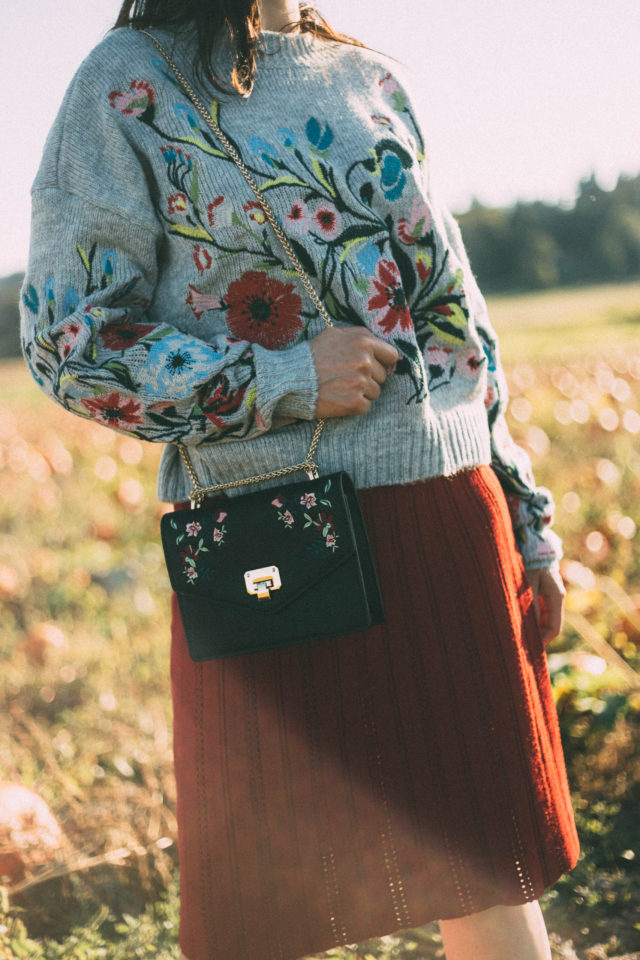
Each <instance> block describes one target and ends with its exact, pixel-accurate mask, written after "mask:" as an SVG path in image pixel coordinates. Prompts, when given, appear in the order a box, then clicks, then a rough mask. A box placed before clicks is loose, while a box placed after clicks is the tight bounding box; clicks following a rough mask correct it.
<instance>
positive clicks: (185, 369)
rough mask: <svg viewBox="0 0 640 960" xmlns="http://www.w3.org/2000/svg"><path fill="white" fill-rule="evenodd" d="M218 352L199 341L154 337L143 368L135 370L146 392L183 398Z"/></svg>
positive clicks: (213, 361) (217, 355)
mask: <svg viewBox="0 0 640 960" xmlns="http://www.w3.org/2000/svg"><path fill="white" fill-rule="evenodd" d="M219 359H220V354H219V353H216V351H215V350H214V349H213V347H209V346H208V345H207V344H204V343H201V342H200V341H198V340H195V339H194V340H188V339H186V338H185V337H180V336H168V337H164V338H163V339H162V340H157V341H156V342H155V343H154V344H153V346H152V347H151V350H150V351H149V356H148V359H147V362H146V363H145V365H144V367H143V368H141V369H140V370H139V372H138V375H139V376H140V378H141V379H143V380H144V383H145V387H146V389H147V391H148V392H149V393H154V394H157V395H158V396H166V397H175V398H179V397H186V396H188V394H189V393H191V391H192V390H193V388H194V386H195V385H196V384H197V383H198V381H202V380H203V379H205V378H206V372H207V369H208V368H210V366H211V364H213V363H215V361H216V360H219Z"/></svg>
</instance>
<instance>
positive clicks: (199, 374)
mask: <svg viewBox="0 0 640 960" xmlns="http://www.w3.org/2000/svg"><path fill="white" fill-rule="evenodd" d="M154 34H155V36H157V37H158V39H160V40H161V41H162V42H163V43H164V44H165V45H166V46H167V47H168V48H170V50H171V52H172V55H173V56H174V58H175V59H176V61H177V62H178V64H179V66H180V67H181V69H182V70H183V71H184V72H185V73H186V74H187V75H188V76H189V77H190V78H191V79H192V80H194V78H193V69H192V52H193V49H194V38H193V35H192V33H191V32H190V31H189V30H186V31H182V32H181V33H180V34H169V33H167V32H163V31H159V30H156V31H154ZM217 56H218V58H219V61H220V63H219V65H221V66H222V68H223V69H224V65H225V64H224V61H225V60H226V59H227V57H228V54H227V52H226V51H225V48H224V45H223V44H220V45H219V47H218V54H217ZM194 85H195V86H196V87H197V88H198V89H199V90H200V92H201V95H202V96H203V98H205V100H206V103H207V104H208V105H210V106H211V109H212V111H214V114H215V115H216V116H217V118H218V121H219V123H220V126H221V127H222V129H223V130H224V131H225V133H226V134H227V135H228V136H229V137H230V138H231V140H232V141H233V142H234V143H235V145H236V146H237V148H238V150H239V152H240V154H241V155H242V157H243V159H244V161H245V163H246V165H247V166H248V167H249V169H250V170H251V172H252V173H253V175H254V177H255V178H256V180H257V181H258V183H259V184H260V188H261V190H262V192H263V193H264V195H265V196H266V197H267V198H268V200H269V202H270V204H271V206H272V207H273V209H274V211H275V213H276V215H277V217H278V219H279V221H280V223H281V224H282V226H283V228H284V230H285V232H286V233H287V235H288V236H289V238H290V240H291V242H292V244H293V246H294V249H295V250H296V252H297V254H298V256H299V258H300V260H301V261H302V263H303V265H304V267H305V269H306V271H307V272H308V274H309V276H310V278H311V280H312V282H313V284H314V286H315V288H316V290H317V292H318V293H319V295H320V297H321V298H322V300H323V301H324V303H325V304H326V306H327V309H328V310H329V313H330V314H331V315H332V318H333V319H334V320H335V322H336V323H337V324H345V325H361V324H364V325H366V326H367V327H368V328H369V329H370V330H371V331H372V332H373V333H375V334H376V335H377V336H379V337H382V338H384V339H385V340H388V341H389V342H391V343H393V344H394V345H395V346H396V347H397V349H398V350H399V353H400V357H401V359H400V361H399V362H398V364H397V366H396V369H395V371H394V373H393V374H392V375H391V376H390V377H389V378H388V379H387V381H386V383H385V384H384V386H383V389H382V395H381V396H380V398H379V399H378V400H377V401H375V402H374V404H373V406H372V409H371V411H370V412H369V413H368V414H367V415H364V416H357V417H356V416H353V417H343V418H337V419H335V420H331V421H329V422H328V423H327V426H326V428H325V433H324V435H323V438H322V441H321V445H320V448H319V451H318V455H317V459H318V462H319V464H320V467H321V469H322V471H323V472H331V471H334V470H340V469H344V470H347V471H348V472H349V473H350V474H351V475H352V477H353V478H354V481H355V483H356V486H357V487H360V488H362V487H372V486H378V485H384V484H395V483H407V482H411V481H416V480H420V479H422V478H426V477H431V476H436V475H443V474H444V475H451V474H454V473H456V472H457V471H460V470H462V469H465V468H468V467H473V466H475V465H479V464H487V463H492V464H493V467H494V469H495V470H496V472H497V474H498V476H499V477H500V480H501V483H502V485H503V488H504V490H505V493H506V494H507V498H508V500H509V504H510V507H511V514H512V517H513V521H514V530H515V533H516V540H517V543H518V546H519V549H520V550H521V552H522V554H523V557H524V560H525V564H526V565H527V566H528V567H543V566H547V565H549V564H550V563H551V562H552V561H553V560H554V559H555V558H556V557H558V556H559V555H560V542H559V540H558V538H557V537H556V535H555V534H554V533H553V532H552V530H551V527H550V521H551V518H552V512H553V501H552V498H551V495H550V493H549V491H547V490H545V489H543V488H540V487H536V486H535V483H534V480H533V477H532V475H531V467H530V463H529V460H528V458H527V456H526V454H525V452H524V451H523V450H522V449H521V448H519V447H517V446H516V445H515V444H514V443H513V441H512V439H511V437H510V436H509V433H508V430H507V427H506V424H505V419H504V411H505V407H506V404H507V391H506V384H505V379H504V375H503V372H502V369H501V366H500V359H499V351H498V345H497V342H496V336H495V333H494V331H493V329H492V327H491V324H490V322H489V318H488V316H487V310H486V305H485V302H484V300H483V298H482V295H481V294H480V291H479V290H478V287H477V284H476V282H475V279H474V277H473V274H472V272H471V269H470V267H469V263H468V260H467V256H466V254H465V251H464V247H463V244H462V240H461V237H460V233H459V230H458V228H457V225H456V223H455V221H454V220H453V218H452V217H451V216H450V214H449V213H448V212H447V211H446V210H445V209H444V208H443V207H442V206H441V205H440V204H439V203H438V202H437V200H436V199H435V197H434V195H433V192H432V190H431V187H430V183H429V171H428V161H427V159H426V158H425V147H424V143H423V138H422V135H421V131H420V129H419V125H418V123H417V121H416V116H415V113H414V110H413V107H412V103H411V97H410V94H409V92H408V89H407V81H406V79H405V78H404V76H403V74H402V71H401V69H400V68H399V67H398V66H397V65H396V64H395V63H394V62H392V61H388V60H386V59H385V58H384V57H382V56H381V55H378V54H375V53H372V52H370V51H367V50H363V49H359V48H354V47H349V46H346V45H343V44H338V43H329V42H326V41H323V40H319V39H317V38H314V37H311V36H310V35H303V36H291V35H283V34H271V33H267V32H265V33H263V34H262V36H261V40H260V43H259V61H258V70H257V78H256V84H255V88H254V90H253V92H252V94H251V95H250V96H249V97H246V98H242V97H239V96H235V95H234V96H231V95H229V96H219V97H218V98H217V99H216V100H213V101H212V94H211V92H210V91H209V92H207V91H206V90H203V89H202V86H201V85H200V86H199V85H198V84H197V82H195V80H194ZM21 317H22V340H23V350H24V354H25V357H26V360H27V362H28V364H29V367H30V369H31V371H32V374H33V376H34V377H35V379H36V381H37V382H38V384H39V385H40V386H41V387H42V388H43V389H44V390H45V391H47V393H49V394H50V395H51V396H52V397H54V398H55V399H56V400H57V401H59V402H60V403H61V404H63V406H64V407H66V409H68V410H71V411H73V412H74V413H77V414H79V415H80V416H83V417H91V418H93V419H95V420H97V421H99V422H100V423H103V424H105V425H106V426H108V427H112V428H114V429H116V430H120V431H123V432H127V433H130V434H133V435H135V436H137V437H141V438H143V439H145V440H151V441H157V442H164V443H167V446H166V447H165V449H164V451H163V456H162V461H161V467H160V475H159V482H158V495H159V497H160V498H161V499H163V500H167V501H177V500H184V499H186V498H187V496H188V493H189V490H190V488H191V484H190V482H189V478H188V476H187V474H186V471H185V470H184V467H183V465H182V463H181V460H180V457H179V454H178V451H177V448H176V446H175V443H174V441H176V440H182V441H183V442H184V443H185V444H187V445H188V447H189V450H190V453H191V456H192V459H193V462H194V465H195V468H196V471H197V473H198V476H199V479H200V481H201V483H202V484H203V485H206V486H208V485H210V484H213V483H218V482H225V481H227V480H232V479H237V478H239V477H243V476H249V475H254V474H258V473H263V472H267V471H269V470H272V469H274V468H275V467H277V466H284V465H287V464H290V463H298V462H300V461H301V460H302V459H303V458H304V455H305V453H306V451H307V448H308V445H309V441H310V437H311V433H312V429H313V422H312V421H313V417H314V410H315V406H316V402H317V376H316V371H315V367H314V362H313V356H312V352H311V349H310V344H309V341H310V339H311V338H312V337H314V336H315V335H316V334H318V333H319V332H320V331H321V330H322V329H323V321H322V320H321V318H320V317H319V316H318V315H317V311H316V310H315V308H314V306H313V303H312V302H311V300H310V298H309V296H308V294H307V293H306V291H305V290H304V287H303V286H302V285H301V283H300V281H299V279H298V278H297V277H296V275H295V273H294V272H293V271H292V269H291V266H290V263H289V261H288V260H287V257H286V255H285V253H284V251H283V250H282V248H281V247H280V245H279V243H278V241H277V239H276V237H275V234H274V233H273V231H272V229H271V227H270V226H269V224H267V223H265V218H264V214H263V212H262V210H261V209H260V206H259V204H258V203H257V202H256V200H255V198H254V197H253V195H252V194H251V191H250V189H249V187H248V186H247V184H246V183H245V181H244V179H243V177H242V175H241V174H240V172H239V171H238V169H237V168H236V166H235V165H234V164H233V163H232V162H231V161H230V160H229V159H228V158H227V156H226V154H224V153H223V152H222V151H221V149H220V147H219V144H218V143H217V142H216V140H215V137H214V136H213V134H212V133H211V132H210V130H209V128H208V127H207V126H206V124H205V123H204V122H203V121H202V120H201V119H200V117H199V116H198V115H197V114H196V112H195V110H194V109H193V107H192V106H191V104H190V102H189V101H188V100H187V99H186V98H185V96H184V95H183V93H182V92H181V90H180V89H179V87H178V86H177V84H176V82H175V79H174V78H173V76H172V75H171V74H170V72H169V71H168V69H167V67H166V66H165V64H164V62H163V61H162V59H161V58H160V57H159V54H158V52H157V50H156V48H155V46H154V45H153V43H152V42H151V40H150V39H149V38H148V37H146V36H144V35H143V34H140V33H137V32H136V31H134V30H130V29H120V30H116V31H114V32H112V33H110V34H109V35H108V36H107V37H106V38H105V39H104V40H103V41H102V42H101V43H100V44H98V46H97V47H96V48H95V49H94V50H93V51H92V52H91V53H90V54H89V56H88V57H87V59H86V60H85V61H84V62H83V63H82V65H81V66H80V68H79V70H78V72H77V74H76V76H75V78H74V79H73V81H72V83H71V85H70V87H69V89H68V91H67V94H66V96H65V99H64V101H63V104H62V106H61V109H60V112H59V115H58V117H57V119H56V121H55V123H54V125H53V128H52V130H51V132H50V135H49V138H48V140H47V143H46V146H45V150H44V155H43V158H42V164H41V167H40V170H39V172H38V175H37V177H36V180H35V183H34V187H33V224H32V245H31V255H30V262H29V268H28V272H27V276H26V279H25V284H24V288H23V291H22V302H21ZM292 479H293V480H295V479H296V477H295V476H294V477H292Z"/></svg>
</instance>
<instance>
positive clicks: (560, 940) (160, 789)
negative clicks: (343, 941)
mask: <svg viewBox="0 0 640 960" xmlns="http://www.w3.org/2000/svg"><path fill="white" fill-rule="evenodd" d="M621 183H622V182H621ZM639 184H640V181H630V182H628V183H627V182H626V181H625V182H624V183H622V188H624V189H622V188H621V189H622V193H625V191H628V193H629V196H630V197H632V198H635V199H633V203H632V202H631V201H630V202H629V205H628V209H627V208H626V207H625V209H627V213H628V210H629V209H636V210H637V209H640V208H638V189H639ZM619 187H620V185H619ZM589 189H595V187H594V186H593V185H592V186H591V187H590V188H589ZM616 192H617V191H613V193H616ZM625 195H626V194H625ZM589 197H590V194H589V192H588V190H587V187H586V185H585V192H584V196H583V197H582V199H579V201H578V203H577V204H576V208H575V211H573V212H571V211H565V212H562V211H558V210H555V211H553V210H551V209H547V208H546V207H542V206H541V205H532V206H531V207H526V208H525V207H516V208H513V209H512V210H511V211H504V212H497V211H486V210H483V209H482V208H475V209H474V210H472V211H470V213H469V214H468V215H467V216H468V217H470V218H471V221H470V223H465V225H464V233H465V238H467V235H469V240H470V243H469V245H470V246H472V245H473V244H474V243H480V245H481V246H483V245H484V244H485V243H489V241H488V240H482V241H481V240H479V239H478V238H479V237H480V236H481V231H482V229H484V227H483V226H482V224H483V222H484V220H483V218H486V222H489V221H491V218H493V222H494V224H495V225H496V230H495V231H494V233H493V236H494V237H498V236H499V235H500V231H503V232H504V235H505V236H506V235H508V234H509V231H511V230H515V229H516V227H515V224H517V223H518V218H520V225H519V226H518V227H517V232H518V234H519V235H522V236H523V238H524V237H525V236H526V234H527V230H526V229H525V227H524V226H523V223H524V222H525V221H527V222H529V223H533V222H534V221H535V220H536V217H538V221H537V222H538V226H539V229H540V231H542V232H541V233H539V234H538V235H537V236H538V240H537V241H535V244H537V243H538V241H539V242H540V244H542V240H540V238H541V237H542V235H543V233H544V235H545V236H551V237H554V238H555V239H554V241H553V242H554V243H559V240H558V239H557V238H558V237H559V236H560V233H559V232H556V233H554V232H553V231H554V230H555V231H560V230H561V228H560V226H559V225H560V224H561V223H565V226H566V223H568V220H563V217H564V216H565V213H566V214H567V216H568V215H569V214H570V213H571V216H576V217H578V218H580V217H582V218H583V219H582V221H581V222H582V223H583V226H582V227H581V230H582V239H581V240H580V241H579V242H578V240H577V239H576V240H575V241H574V246H573V247H571V246H563V247H562V249H563V250H569V249H573V250H574V252H575V251H577V250H578V249H579V243H581V244H582V247H581V248H580V249H582V250H583V253H581V254H580V255H579V256H578V254H577V253H576V254H575V258H574V262H575V263H576V264H579V265H580V269H581V270H582V269H584V270H585V272H586V264H587V262H588V263H590V264H591V265H592V267H593V269H595V266H594V265H595V264H596V263H600V262H601V261H600V260H599V259H598V256H599V255H598V256H597V255H596V252H597V242H596V240H597V236H600V235H602V234H603V233H604V234H605V236H607V235H609V236H611V235H612V233H611V232H610V233H609V234H607V229H608V228H607V229H605V227H606V224H607V223H610V224H617V223H622V222H623V221H624V223H626V224H627V226H626V227H625V230H628V233H627V234H625V236H628V237H632V236H634V235H635V234H634V230H637V221H634V220H633V218H628V217H627V214H625V215H624V216H623V215H622V213H621V212H620V209H621V207H619V206H617V203H618V201H617V200H615V201H614V198H613V197H611V196H608V197H607V198H605V199H602V198H601V197H600V198H599V199H596V201H592V200H591V199H589ZM605 202H606V203H610V204H611V208H610V209H611V218H610V219H608V218H607V217H605V216H603V213H602V208H601V212H600V214H599V216H598V218H597V229H596V221H595V220H593V221H590V220H589V218H590V217H591V215H592V212H593V210H594V208H595V205H597V204H604V203H605ZM634 204H635V206H634ZM622 206H624V204H622ZM498 214H499V215H498ZM638 215H639V216H640V214H638ZM634 216H635V215H634ZM474 217H475V227H474V226H473V223H474V220H473V218H474ZM523 218H524V219H523ZM547 218H548V219H547ZM588 223H592V228H588V227H587V226H584V224H588ZM633 223H636V227H634V228H633V229H632V224H633ZM500 224H502V226H500ZM551 224H555V226H554V227H553V229H552V227H551V226H550V225H551ZM474 229H475V231H476V233H475V238H474ZM563 229H564V228H563ZM612 229H613V228H612ZM623 232H624V231H623ZM569 234H570V231H568V228H567V234H566V235H567V236H569ZM534 235H535V231H533V227H532V232H531V233H530V241H527V242H531V243H532V244H534V241H533V239H531V237H534ZM620 235H622V233H621V234H620ZM492 242H493V241H492ZM500 242H501V243H502V242H503V241H500ZM523 242H524V240H523ZM545 242H546V241H545ZM563 242H564V241H563ZM602 242H604V241H602ZM625 242H626V241H625ZM638 242H639V243H640V241H638ZM496 243H497V240H496ZM504 243H505V245H504V246H503V247H501V248H500V249H501V250H502V253H501V254H500V256H507V254H508V255H509V256H513V257H515V256H523V255H522V254H516V252H515V251H514V250H511V251H510V250H509V243H506V241H504ZM535 244H534V246H533V247H531V248H530V249H531V250H532V251H534V252H533V253H531V255H530V259H531V260H532V261H536V262H538V261H539V262H540V263H541V262H542V261H541V260H540V255H539V253H535V250H538V249H539V247H536V246H535ZM590 244H591V246H589V245H590ZM543 245H544V244H543ZM631 248H632V245H630V246H629V248H628V251H631ZM523 249H524V248H523ZM540 249H541V248H540ZM554 249H556V248H554ZM625 249H627V248H625ZM589 250H590V251H591V253H588V251H589ZM585 251H586V252H585ZM567 256H568V255H566V256H565V254H564V253H563V258H564V259H563V258H560V259H559V260H556V261H554V262H555V264H556V269H561V268H562V270H564V269H565V267H563V266H562V264H566V263H568V262H569V261H568V260H567V258H566V257H567ZM634 256H637V252H636V254H634ZM472 257H473V262H474V265H475V263H476V262H477V261H479V260H481V259H482V258H481V257H479V256H478V254H477V253H476V255H475V256H473V254H472ZM589 257H592V259H591V260H589V259H588V258H589ZM498 259H499V258H498ZM512 262H514V261H512ZM619 262H620V261H619V260H618V259H616V263H619ZM625 262H626V263H627V264H628V265H631V263H632V262H633V261H632V256H631V252H628V256H627V260H626V261H625ZM635 263H636V275H637V273H638V261H637V260H636V261H635ZM480 268H482V270H487V269H489V268H488V266H482V264H481V263H478V269H479V272H480ZM540 269H542V268H541V267H540ZM597 275H598V276H600V274H597ZM524 276H525V275H524V273H522V274H520V277H521V278H522V283H523V284H524V285H526V283H531V281H530V280H529V281H526V283H525V279H524ZM554 276H555V279H556V281H557V279H558V275H557V274H555V275H554ZM567 276H568V274H567V275H566V276H565V274H561V277H563V278H565V279H566V277H567ZM607 276H610V274H607ZM618 279H620V278H618ZM12 282H15V280H14V281H12ZM496 283H497V280H496ZM538 286H544V284H542V283H539V284H538ZM490 309H491V314H492V316H493V319H494V323H495V324H496V326H497V328H498V330H499V333H500V339H501V345H502V353H503V359H504V362H505V366H506V369H507V372H508V379H509V386H510V392H511V404H510V410H509V422H510V427H511V429H512V432H513V434H514V436H515V437H516V439H517V440H518V442H519V443H521V444H522V445H523V446H524V447H525V448H526V450H527V451H528V452H529V454H530V456H531V458H532V461H533V464H534V469H535V472H536V477H537V480H538V482H540V483H542V484H545V485H547V486H549V487H551V488H552V489H553V491H554V493H555V495H556V499H557V520H556V526H557V529H558V531H559V533H560V534H561V535H562V536H563V538H564V540H565V550H566V557H565V560H564V561H563V573H564V576H565V579H566V581H567V584H568V599H567V618H566V625H565V629H564V631H563V634H562V635H561V636H560V637H558V638H556V639H555V640H554V641H553V642H552V644H551V645H550V647H549V648H548V664H549V669H550V672H551V676H552V681H553V685H554V692H555V698H556V703H557V708H558V714H559V717H560V723H561V730H562V736H563V743H564V748H565V751H566V757H567V764H568V769H569V779H570V783H571V787H572V792H573V801H574V808H575V812H576V819H577V823H578V827H579V831H580V838H581V844H582V853H581V858H580V861H579V863H578V865H577V867H576V868H575V870H574V871H572V872H571V873H570V874H568V875H566V876H565V877H563V878H562V879H561V880H560V881H559V883H558V884H557V885H556V886H555V887H554V888H553V889H551V890H549V891H547V893H546V894H545V895H544V897H543V900H542V903H543V908H544V910H545V914H546V919H547V925H548V928H549V930H550V932H551V935H552V941H553V951H554V957H555V958H564V960H603V958H612V957H623V956H624V957H625V958H626V960H628V958H629V957H631V958H633V957H635V958H640V749H639V747H638V744H639V743H640V673H639V671H640V552H639V551H638V527H639V526H640V445H639V442H638V439H639V437H640V282H627V283H622V282H618V283H616V284H610V285H600V286H588V287H581V288H575V289H567V290H557V289H554V290H551V291H540V290H539V291H538V292H536V293H530V294H526V295H524V294H521V295H517V296H514V295H507V294H506V293H504V292H503V293H502V294H501V295H499V296H496V297H493V298H491V300H490ZM0 372H1V376H2V385H3V390H2V400H1V401H0V483H1V484H2V491H3V497H2V501H1V502H0V532H1V541H0V604H1V609H0V622H1V623H2V629H1V632H0V653H1V656H2V660H3V683H2V690H1V691H0V696H1V697H2V713H3V717H4V718H5V721H6V722H5V724H4V732H3V734H2V739H0V780H1V781H3V782H4V783H5V784H6V783H9V784H20V785H21V786H23V787H25V788H28V789H29V790H31V791H33V792H34V793H36V794H37V795H38V796H39V797H41V798H42V799H43V800H44V801H46V803H47V804H48V807H49V809H50V810H51V811H52V813H53V815H54V817H55V818H56V823H57V824H58V825H59V827H60V828H61V829H60V830H58V828H57V827H56V826H55V824H54V825H50V826H49V828H48V829H49V832H48V834H47V838H48V839H47V841H46V843H47V844H48V847H47V848H46V849H45V847H46V844H45V847H43V843H42V833H40V834H38V833H37V831H36V829H35V828H36V826H37V823H36V821H37V819H38V818H37V815H36V814H35V813H34V814H33V818H34V819H33V823H32V826H33V836H30V835H29V831H28V830H25V831H24V832H23V836H22V850H21V852H20V856H18V857H16V851H15V849H13V848H12V847H11V842H12V841H11V838H10V837H7V836H2V835H0V873H5V874H6V875H7V878H8V879H7V880H6V881H5V885H4V887H0V960H2V958H13V957H18V958H19V957H25V958H27V957H29V958H30V957H33V958H36V957H41V958H46V960H54V958H63V957H64V958H65V960H93V958H98V957H109V958H113V960H120V958H122V960H124V958H132V957H143V958H147V957H149V958H151V957H155V958H158V960H170V958H173V960H175V958H177V956H178V951H177V924H178V919H177V917H178V883H177V858H176V821H175V787H174V780H173V770H172V756H171V703H170V690H169V584H168V580H167V577H166V574H165V571H164V564H163V558H162V552H161V547H160V542H159V529H158V526H159V519H160V516H161V515H162V514H163V512H164V511H165V510H166V509H168V506H167V505H165V504H161V503H158V501H157V500H156V494H155V483H156V471H157V466H158V459H159V455H160V449H159V448H158V447H156V446H155V445H152V444H143V443H141V442H140V441H138V440H137V439H135V438H132V437H127V436H125V435H122V434H117V433H115V432H113V431H109V430H107V429H105V428H104V427H101V426H99V425H97V424H94V423H91V422H88V421H85V420H81V419H80V418H77V417H74V416H72V415H71V414H68V413H66V412H65V411H63V410H62V409H61V408H59V407H57V406H56V405H54V404H53V403H51V401H50V400H48V399H47V398H45V397H44V396H43V395H41V394H40V393H39V392H38V390H37V388H36V386H35V385H34V384H33V382H32V381H31V380H30V378H29V375H28V373H27V371H26V369H25V367H24V365H23V364H22V362H21V361H20V360H4V361H3V362H2V364H1V366H0ZM12 858H13V859H12ZM409 955H412V956H414V957H421V958H422V957H424V958H426V960H435V958H437V957H441V956H442V947H441V942H440V939H439V935H438V932H437V925H435V924H432V925H430V926H429V927H427V928H424V929H423V930H419V931H413V932H408V933H406V934H404V935H402V936H397V937H386V938H383V939H382V940H379V941H371V942H369V943H367V944H360V945H359V946H358V948H357V949H354V950H340V951H331V956H332V957H336V958H339V960H356V958H357V957H359V958H363V960H378V958H381V960H400V958H406V957H408V956H409Z"/></svg>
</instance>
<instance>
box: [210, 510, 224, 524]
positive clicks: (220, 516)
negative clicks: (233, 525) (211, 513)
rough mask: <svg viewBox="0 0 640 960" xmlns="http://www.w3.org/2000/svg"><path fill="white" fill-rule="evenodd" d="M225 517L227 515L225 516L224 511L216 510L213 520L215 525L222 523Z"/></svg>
mask: <svg viewBox="0 0 640 960" xmlns="http://www.w3.org/2000/svg"><path fill="white" fill-rule="evenodd" d="M227 516H228V514H226V513H225V512H224V510H218V512H217V513H216V515H215V517H214V518H213V519H214V520H215V522H216V523H222V521H223V520H226V518H227Z"/></svg>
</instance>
